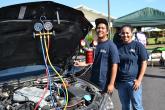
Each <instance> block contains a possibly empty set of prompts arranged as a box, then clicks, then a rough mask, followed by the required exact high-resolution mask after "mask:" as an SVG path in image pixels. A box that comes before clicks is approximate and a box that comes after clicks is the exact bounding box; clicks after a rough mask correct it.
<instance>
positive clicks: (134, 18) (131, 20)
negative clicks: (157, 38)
mask: <svg viewBox="0 0 165 110" xmlns="http://www.w3.org/2000/svg"><path fill="white" fill-rule="evenodd" d="M125 24H129V25H131V26H133V27H137V26H141V27H155V26H156V27H165V12H163V11H159V10H157V9H153V8H149V7H147V8H144V9H141V10H138V11H135V12H133V13H130V14H128V15H125V16H122V17H120V18H118V19H115V20H114V21H113V27H121V26H122V25H125Z"/></svg>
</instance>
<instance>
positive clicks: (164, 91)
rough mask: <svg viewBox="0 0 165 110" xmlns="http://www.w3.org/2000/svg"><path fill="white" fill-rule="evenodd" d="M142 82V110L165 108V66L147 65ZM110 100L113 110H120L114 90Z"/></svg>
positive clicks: (163, 109)
mask: <svg viewBox="0 0 165 110" xmlns="http://www.w3.org/2000/svg"><path fill="white" fill-rule="evenodd" d="M142 83H143V105H144V110H165V67H148V68H147V71H146V74H145V77H144V79H143V82H142ZM112 100H113V102H114V106H115V109H114V110H121V105H120V102H119V98H118V94H117V91H116V90H115V91H114V93H113V97H112Z"/></svg>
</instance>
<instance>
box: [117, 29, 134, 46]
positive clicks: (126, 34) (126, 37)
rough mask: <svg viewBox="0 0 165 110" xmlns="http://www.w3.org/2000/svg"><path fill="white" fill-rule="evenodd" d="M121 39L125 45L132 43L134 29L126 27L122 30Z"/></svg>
mask: <svg viewBox="0 0 165 110" xmlns="http://www.w3.org/2000/svg"><path fill="white" fill-rule="evenodd" d="M120 35H121V39H122V41H123V43H130V42H131V41H132V29H131V27H129V26H124V27H122V29H121V34H120Z"/></svg>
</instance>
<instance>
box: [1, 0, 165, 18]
mask: <svg viewBox="0 0 165 110" xmlns="http://www.w3.org/2000/svg"><path fill="white" fill-rule="evenodd" d="M34 1H44V0H0V7H4V6H7V5H13V4H18V3H24V2H34ZM47 1H54V2H57V3H60V4H63V5H67V6H69V7H77V6H79V5H85V6H87V7H88V8H90V9H94V10H96V11H97V12H101V13H104V14H105V15H108V0H47ZM109 1H110V15H111V16H112V17H115V18H119V17H122V16H124V15H127V14H129V13H132V12H134V11H137V10H140V9H143V8H145V7H151V8H155V9H158V10H161V11H164V12H165V0H109Z"/></svg>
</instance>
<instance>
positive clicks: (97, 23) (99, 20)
mask: <svg viewBox="0 0 165 110" xmlns="http://www.w3.org/2000/svg"><path fill="white" fill-rule="evenodd" d="M100 23H103V24H105V25H106V27H107V29H108V22H107V20H106V19H104V18H97V19H96V20H95V24H96V28H97V26H98V25H99V24H100Z"/></svg>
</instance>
